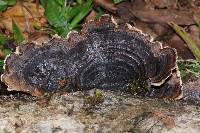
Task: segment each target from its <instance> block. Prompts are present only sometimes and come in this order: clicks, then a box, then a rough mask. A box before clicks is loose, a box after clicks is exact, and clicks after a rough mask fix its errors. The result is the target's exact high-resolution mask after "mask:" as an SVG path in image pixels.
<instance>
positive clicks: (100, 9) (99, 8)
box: [96, 7, 105, 19]
mask: <svg viewBox="0 0 200 133" xmlns="http://www.w3.org/2000/svg"><path fill="white" fill-rule="evenodd" d="M104 14H105V11H104V10H103V9H102V8H101V7H97V15H96V19H100V17H101V16H102V15H104Z"/></svg>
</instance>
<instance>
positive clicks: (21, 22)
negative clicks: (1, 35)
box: [0, 2, 47, 38]
mask: <svg viewBox="0 0 200 133" xmlns="http://www.w3.org/2000/svg"><path fill="white" fill-rule="evenodd" d="M12 19H14V20H15V22H16V24H17V25H18V26H19V28H20V29H21V31H22V32H23V34H24V36H25V37H26V38H27V36H28V35H29V33H32V32H34V28H33V24H34V23H35V22H38V23H40V20H41V19H43V20H44V19H45V18H44V9H43V8H42V6H41V5H40V6H39V9H38V10H37V9H36V4H35V3H31V2H22V3H20V2H18V3H17V4H16V5H15V6H13V7H11V8H9V9H7V10H6V11H5V12H3V14H2V20H1V22H0V26H1V28H5V29H7V30H8V31H9V32H12ZM43 22H45V21H43ZM46 22H47V21H46ZM41 24H42V25H44V23H41ZM2 26H3V27H2Z"/></svg>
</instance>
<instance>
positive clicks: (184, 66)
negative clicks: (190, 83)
mask: <svg viewBox="0 0 200 133" xmlns="http://www.w3.org/2000/svg"><path fill="white" fill-rule="evenodd" d="M178 67H179V70H180V73H181V78H182V79H183V80H185V79H186V78H187V76H188V75H191V76H193V78H195V77H199V76H200V62H198V61H193V60H186V61H183V60H180V61H178Z"/></svg>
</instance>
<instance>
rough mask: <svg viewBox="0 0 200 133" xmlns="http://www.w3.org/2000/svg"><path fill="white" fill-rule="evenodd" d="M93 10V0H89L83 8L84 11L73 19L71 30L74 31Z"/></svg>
mask: <svg viewBox="0 0 200 133" xmlns="http://www.w3.org/2000/svg"><path fill="white" fill-rule="evenodd" d="M91 9H92V0H88V1H87V3H85V4H84V5H83V6H82V10H81V12H80V13H78V14H77V15H76V16H75V17H74V18H73V19H72V22H71V24H70V29H73V28H75V27H77V25H78V23H79V22H80V21H81V20H82V19H83V18H84V17H85V16H86V15H87V14H88V13H89V12H90V11H91Z"/></svg>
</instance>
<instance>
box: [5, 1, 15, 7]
mask: <svg viewBox="0 0 200 133" xmlns="http://www.w3.org/2000/svg"><path fill="white" fill-rule="evenodd" d="M4 1H5V2H6V3H7V5H9V6H12V5H15V4H16V0H4Z"/></svg>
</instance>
